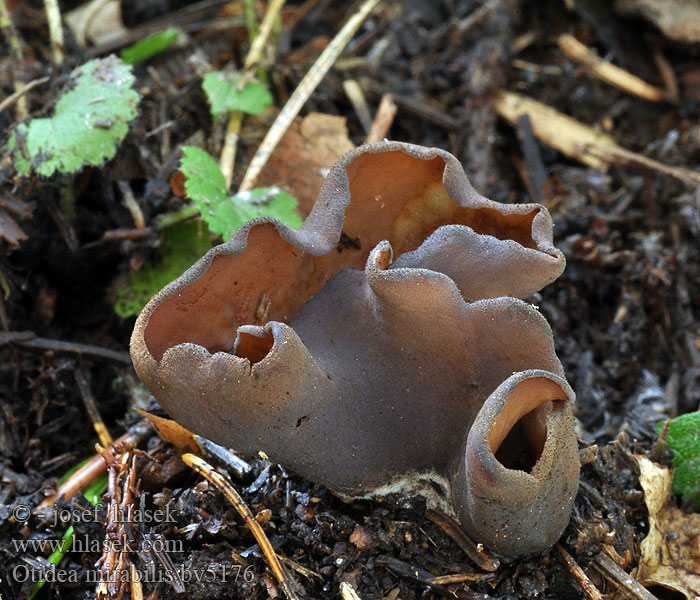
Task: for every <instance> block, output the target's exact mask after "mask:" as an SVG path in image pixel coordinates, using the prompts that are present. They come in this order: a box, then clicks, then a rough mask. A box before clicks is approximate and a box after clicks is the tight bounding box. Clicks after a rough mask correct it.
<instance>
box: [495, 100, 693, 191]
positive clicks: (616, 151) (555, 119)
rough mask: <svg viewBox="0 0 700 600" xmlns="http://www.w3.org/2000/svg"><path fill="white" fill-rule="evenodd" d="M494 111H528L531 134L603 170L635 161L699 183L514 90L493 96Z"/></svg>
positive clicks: (509, 115)
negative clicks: (612, 165)
mask: <svg viewBox="0 0 700 600" xmlns="http://www.w3.org/2000/svg"><path fill="white" fill-rule="evenodd" d="M495 109H496V112H497V113H498V114H499V115H500V116H501V117H503V118H504V119H505V120H506V121H508V122H510V123H511V124H513V125H515V124H517V122H518V120H519V119H520V117H522V116H523V115H528V116H529V117H530V123H531V124H532V131H533V132H534V134H535V136H536V137H537V138H538V139H540V140H542V141H543V142H544V143H545V144H548V145H549V146H552V147H553V148H556V149H557V150H559V151H560V152H562V153H564V154H566V155H567V156H569V157H571V158H575V159H576V160H578V161H580V162H582V163H583V164H585V165H587V166H589V167H593V168H594V169H599V170H600V171H606V170H607V169H608V167H609V166H610V165H611V164H617V165H630V164H631V165H637V166H639V167H642V168H644V169H648V170H651V171H656V172H658V173H662V174H664V175H668V176H669V177H673V178H674V179H678V180H679V181H682V182H684V183H686V184H689V185H692V186H696V185H699V184H700V173H698V172H696V171H692V170H690V169H686V168H684V167H671V166H668V165H665V164H663V163H660V162H659V161H657V160H654V159H652V158H648V157H646V156H643V155H641V154H637V153H636V152H632V151H631V150H627V149H626V148H623V147H622V146H619V145H618V144H617V142H616V141H615V140H614V139H613V138H612V137H611V136H609V135H607V134H605V133H601V132H599V131H596V130H595V129H593V128H592V127H589V126H588V125H584V124H583V123H581V122H579V121H577V120H576V119H573V118H571V117H569V116H567V115H565V114H562V113H560V112H559V111H558V110H555V109H554V108H552V107H551V106H547V105H546V104H542V103H541V102H538V101H537V100H533V99H532V98H528V97H527V96H521V95H520V94H516V93H514V92H508V91H505V90H501V92H500V93H499V94H498V96H497V97H496V100H495Z"/></svg>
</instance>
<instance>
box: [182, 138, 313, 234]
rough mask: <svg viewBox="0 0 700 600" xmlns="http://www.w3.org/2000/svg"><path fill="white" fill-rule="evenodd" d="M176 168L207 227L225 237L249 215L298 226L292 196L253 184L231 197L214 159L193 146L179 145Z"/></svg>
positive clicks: (252, 217) (299, 221)
mask: <svg viewBox="0 0 700 600" xmlns="http://www.w3.org/2000/svg"><path fill="white" fill-rule="evenodd" d="M182 152H183V157H182V163H181V166H180V168H181V169H182V172H183V173H184V174H185V177H187V181H186V182H185V190H186V192H187V195H188V196H189V197H190V198H191V199H192V200H193V202H194V203H195V204H196V205H197V207H198V208H199V212H200V214H201V215H202V219H203V220H204V221H205V222H206V224H207V225H209V229H211V231H213V232H214V233H218V234H219V235H221V236H222V237H223V238H224V239H225V240H227V239H229V238H230V237H231V236H233V234H234V233H236V230H237V229H238V228H239V227H240V226H241V225H243V224H244V223H246V222H247V221H250V220H251V219H257V218H258V217H274V218H276V219H279V220H280V221H282V222H283V223H286V224H287V225H289V226H290V227H299V226H300V225H301V223H302V220H301V217H300V216H299V215H298V214H297V212H296V207H297V201H296V198H294V197H293V196H290V195H289V194H287V193H286V192H284V191H282V190H281V189H279V188H277V187H272V188H256V189H253V190H250V191H248V192H242V193H240V194H237V195H235V196H232V197H228V196H227V195H226V182H225V180H224V176H223V175H222V174H221V171H220V170H219V166H218V165H217V164H216V161H215V160H214V159H213V158H212V157H211V156H209V154H208V153H206V152H205V151H204V150H201V149H200V148H195V147H194V146H185V147H183V149H182Z"/></svg>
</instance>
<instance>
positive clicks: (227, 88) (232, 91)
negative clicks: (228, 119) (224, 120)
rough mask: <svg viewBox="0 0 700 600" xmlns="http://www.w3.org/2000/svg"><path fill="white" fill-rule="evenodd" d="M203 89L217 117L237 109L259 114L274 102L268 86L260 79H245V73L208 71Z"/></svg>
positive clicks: (213, 114)
mask: <svg viewBox="0 0 700 600" xmlns="http://www.w3.org/2000/svg"><path fill="white" fill-rule="evenodd" d="M202 89H203V90H204V92H205V93H206V95H207V98H208V100H209V104H210V105H211V114H212V116H213V117H215V118H218V117H224V116H226V115H228V114H230V113H232V112H233V111H235V110H237V111H240V112H244V113H249V114H251V115H259V114H262V113H264V112H265V109H266V108H267V107H268V106H270V104H272V96H270V92H268V91H267V88H266V87H265V86H264V85H262V84H261V83H259V82H258V81H255V80H252V81H251V80H245V79H243V75H227V74H226V73H224V72H222V71H213V72H211V73H207V74H206V75H205V76H204V80H203V81H202Z"/></svg>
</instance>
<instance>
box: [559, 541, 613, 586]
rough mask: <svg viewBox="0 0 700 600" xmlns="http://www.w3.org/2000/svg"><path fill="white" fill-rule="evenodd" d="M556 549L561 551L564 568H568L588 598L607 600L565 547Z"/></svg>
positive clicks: (560, 546)
mask: <svg viewBox="0 0 700 600" xmlns="http://www.w3.org/2000/svg"><path fill="white" fill-rule="evenodd" d="M556 548H557V550H558V551H559V556H560V557H561V562H562V564H563V565H564V567H566V570H567V571H568V572H569V573H570V574H571V576H572V577H573V578H574V580H575V581H576V583H578V584H579V585H580V586H581V589H582V590H583V591H584V592H585V594H586V596H588V597H589V598H590V599H591V600H605V596H603V594H602V593H601V592H600V590H599V589H598V588H597V587H596V586H595V584H594V583H593V582H592V581H591V580H590V579H589V578H588V575H586V573H585V572H584V571H583V569H582V568H581V567H580V566H579V565H578V563H577V562H576V561H575V560H574V559H573V558H572V556H571V555H570V554H569V553H568V552H567V551H566V550H565V549H564V546H562V545H561V544H557V545H556Z"/></svg>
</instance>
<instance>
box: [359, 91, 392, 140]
mask: <svg viewBox="0 0 700 600" xmlns="http://www.w3.org/2000/svg"><path fill="white" fill-rule="evenodd" d="M396 110H397V109H396V104H395V103H394V97H393V96H392V95H391V94H384V95H383V96H382V99H381V100H380V102H379V108H377V113H376V114H375V115H374V121H372V125H371V127H370V128H369V132H368V133H367V137H366V138H365V144H369V143H370V142H381V141H382V140H383V139H384V138H385V137H386V136H387V135H389V130H390V129H391V124H392V123H393V122H394V117H395V116H396Z"/></svg>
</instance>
